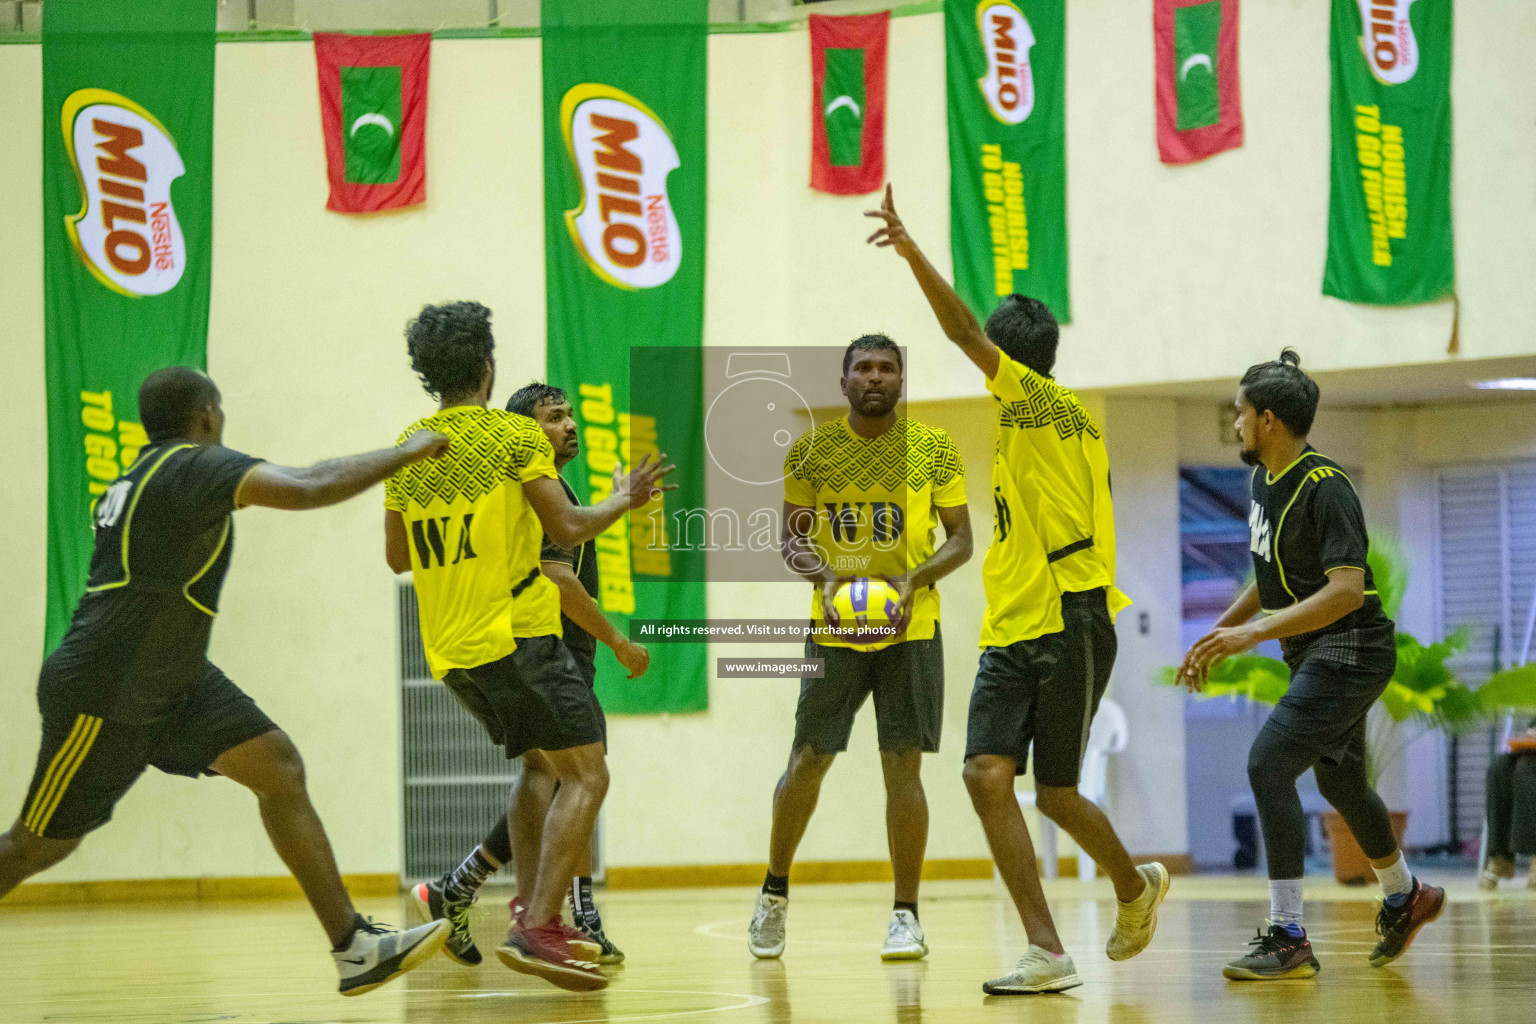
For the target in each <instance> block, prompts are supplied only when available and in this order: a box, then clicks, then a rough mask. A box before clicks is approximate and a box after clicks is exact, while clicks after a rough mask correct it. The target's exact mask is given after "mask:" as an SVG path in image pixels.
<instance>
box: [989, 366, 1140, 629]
mask: <svg viewBox="0 0 1536 1024" xmlns="http://www.w3.org/2000/svg"><path fill="white" fill-rule="evenodd" d="M987 390H988V391H990V392H992V394H993V396H994V397H995V398H996V399H997V405H998V419H997V451H996V455H995V456H994V463H995V465H994V470H993V477H994V484H995V483H996V480H997V478H998V477H1004V478H1006V479H1008V480H1011V481H1012V482H1013V484H1014V488H1013V491H1012V495H1011V497H1012V499H1014V500H1017V501H1018V504H1017V505H1016V506H1013V507H1011V509H1010V512H1011V514H1012V516H1013V517H1014V519H1015V520H1018V519H1020V518H1022V519H1027V520H1028V521H1029V522H1030V523H1032V524H1033V526H1034V529H1035V532H1036V533H1037V534H1038V535H1039V538H1040V543H1041V544H1042V546H1043V548H1044V552H1045V557H1046V560H1047V562H1048V564H1049V566H1050V572H1051V576H1052V577H1053V578H1054V579H1055V581H1056V587H1057V589H1058V590H1060V591H1061V592H1062V593H1074V592H1077V591H1083V590H1093V589H1096V588H1098V587H1104V588H1105V589H1106V590H1107V592H1108V602H1109V612H1110V615H1111V616H1113V615H1115V614H1117V613H1118V612H1119V611H1120V610H1121V609H1122V608H1124V607H1126V606H1127V605H1129V604H1130V603H1131V601H1130V598H1128V597H1126V596H1125V595H1124V594H1123V593H1121V592H1120V591H1119V590H1118V589H1117V588H1116V587H1115V507H1114V501H1113V500H1112V499H1111V497H1110V487H1109V455H1108V453H1107V452H1106V451H1105V449H1104V434H1103V432H1102V431H1101V430H1100V429H1099V426H1098V424H1096V423H1095V422H1094V421H1093V417H1092V416H1091V415H1089V413H1088V410H1087V409H1085V408H1083V404H1082V402H1080V401H1079V400H1078V397H1077V396H1076V395H1074V394H1073V393H1072V392H1071V391H1069V390H1067V389H1066V388H1064V387H1062V386H1061V385H1060V384H1058V383H1056V382H1055V381H1054V380H1052V379H1050V378H1049V377H1045V376H1042V375H1041V374H1038V373H1036V372H1035V371H1034V370H1031V369H1030V368H1029V367H1027V366H1025V365H1023V364H1022V363H1018V362H1015V361H1014V360H1012V359H1010V358H1009V357H1008V354H1007V353H1006V352H1002V351H999V352H998V367H997V373H996V375H994V376H993V377H992V378H991V379H989V380H988V381H987Z"/></svg>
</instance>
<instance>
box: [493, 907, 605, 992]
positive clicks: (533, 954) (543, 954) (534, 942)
mask: <svg viewBox="0 0 1536 1024" xmlns="http://www.w3.org/2000/svg"><path fill="white" fill-rule="evenodd" d="M496 955H497V956H498V957H500V958H501V962H502V963H504V964H506V965H507V966H508V967H509V968H511V969H512V970H514V971H518V972H519V973H522V974H532V975H535V976H537V977H540V978H543V979H544V980H545V981H547V982H549V983H551V984H553V985H558V986H560V987H561V988H563V989H569V990H571V991H572V992H590V991H592V990H594V989H600V988H607V987H608V979H607V978H605V977H603V973H602V972H601V971H599V970H598V968H597V964H595V963H592V962H591V961H590V960H582V959H579V958H578V957H577V956H576V954H575V953H574V952H573V951H572V949H571V947H570V944H569V943H568V942H567V941H566V939H565V934H564V932H563V931H562V930H561V928H560V926H559V923H558V919H556V920H552V921H550V922H549V923H548V924H545V925H541V926H540V927H538V928H529V927H527V926H526V925H523V924H517V925H514V926H513V927H512V930H511V931H510V932H509V933H508V934H507V941H506V942H504V943H502V945H501V948H500V949H498V950H496Z"/></svg>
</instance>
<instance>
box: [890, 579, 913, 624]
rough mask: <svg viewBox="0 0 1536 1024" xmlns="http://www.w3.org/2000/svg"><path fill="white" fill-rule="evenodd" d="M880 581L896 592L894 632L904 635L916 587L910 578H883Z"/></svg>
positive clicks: (908, 622) (910, 616)
mask: <svg viewBox="0 0 1536 1024" xmlns="http://www.w3.org/2000/svg"><path fill="white" fill-rule="evenodd" d="M882 579H884V580H885V582H887V583H889V584H890V585H891V586H892V587H893V588H895V590H896V602H897V603H896V621H895V623H894V625H895V626H896V632H898V633H904V632H906V630H907V626H908V624H910V623H911V621H912V606H913V604H914V602H915V601H916V598H917V587H916V586H915V585H914V584H913V582H912V577H911V576H905V577H902V578H901V579H896V578H894V577H891V576H884V577H882Z"/></svg>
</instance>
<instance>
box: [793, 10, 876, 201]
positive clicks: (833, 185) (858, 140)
mask: <svg viewBox="0 0 1536 1024" xmlns="http://www.w3.org/2000/svg"><path fill="white" fill-rule="evenodd" d="M810 23H811V188H814V189H817V190H818V191H821V192H831V193H832V194H834V195H861V194H863V193H866V192H874V191H876V190H877V189H879V188H880V185H881V183H882V182H883V181H884V180H885V48H886V47H885V44H886V38H887V36H888V35H889V33H890V23H891V13H890V12H889V11H881V12H880V13H878V14H860V15H852V16H848V17H831V16H828V15H822V14H813V15H811V17H810Z"/></svg>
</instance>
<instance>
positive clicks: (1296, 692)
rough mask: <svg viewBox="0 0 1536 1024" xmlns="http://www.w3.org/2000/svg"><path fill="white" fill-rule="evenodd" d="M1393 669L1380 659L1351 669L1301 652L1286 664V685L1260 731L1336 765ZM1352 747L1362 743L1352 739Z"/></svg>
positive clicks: (1361, 732)
mask: <svg viewBox="0 0 1536 1024" xmlns="http://www.w3.org/2000/svg"><path fill="white" fill-rule="evenodd" d="M1377 660H1378V661H1381V660H1383V659H1377ZM1395 670H1396V669H1395V664H1394V667H1393V668H1390V669H1389V668H1386V667H1384V666H1383V665H1381V664H1377V665H1373V666H1371V667H1370V668H1352V667H1347V666H1344V665H1338V664H1333V663H1331V662H1329V661H1325V660H1323V659H1321V658H1316V657H1313V658H1308V657H1305V656H1302V657H1300V658H1298V659H1296V661H1295V664H1293V665H1292V666H1291V685H1290V687H1289V688H1288V689H1287V690H1286V691H1285V696H1283V697H1281V698H1280V702H1279V703H1278V704H1276V705H1275V710H1273V711H1271V712H1270V713H1269V718H1268V720H1267V721H1265V723H1264V729H1263V731H1264V732H1269V733H1278V734H1279V735H1281V736H1283V737H1285V739H1287V740H1288V741H1290V742H1291V743H1292V744H1294V745H1296V746H1299V747H1303V748H1305V749H1306V750H1308V751H1310V752H1311V753H1312V754H1313V755H1314V761H1313V763H1314V764H1315V763H1317V762H1318V761H1321V762H1324V763H1326V764H1329V765H1332V766H1334V767H1337V766H1338V765H1341V764H1343V763H1344V759H1345V758H1346V757H1348V756H1350V750H1351V744H1354V743H1355V740H1356V738H1357V736H1363V735H1364V733H1365V716H1366V713H1367V712H1369V711H1370V710H1371V705H1373V704H1375V703H1376V700H1377V698H1379V697H1380V696H1381V694H1382V692H1383V691H1384V690H1386V688H1387V684H1388V683H1390V682H1391V681H1392V673H1393V672H1394V671H1395ZM1355 749H1356V750H1357V751H1358V750H1364V749H1365V748H1364V746H1363V745H1360V744H1355Z"/></svg>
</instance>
